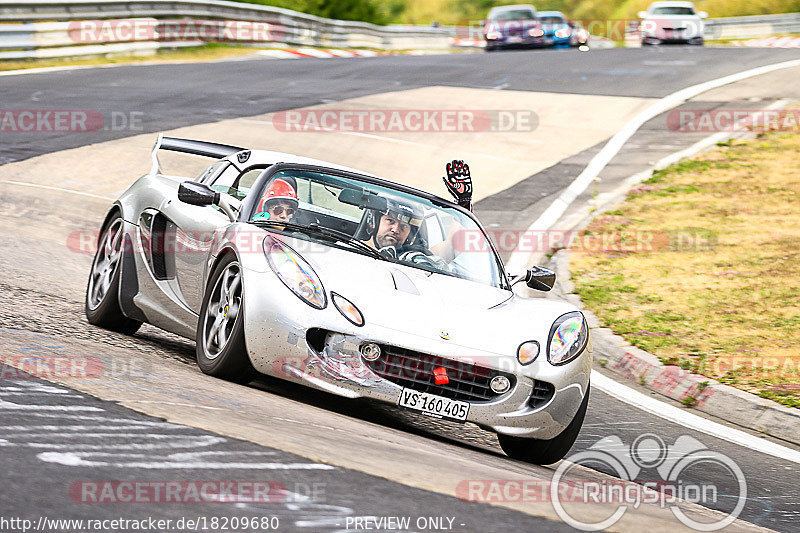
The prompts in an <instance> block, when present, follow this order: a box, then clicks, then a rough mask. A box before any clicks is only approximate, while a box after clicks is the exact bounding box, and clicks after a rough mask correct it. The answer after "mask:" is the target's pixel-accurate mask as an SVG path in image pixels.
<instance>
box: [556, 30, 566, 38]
mask: <svg viewBox="0 0 800 533" xmlns="http://www.w3.org/2000/svg"><path fill="white" fill-rule="evenodd" d="M556 37H558V38H559V39H566V38H567V37H569V30H568V29H566V28H561V29H560V30H556Z"/></svg>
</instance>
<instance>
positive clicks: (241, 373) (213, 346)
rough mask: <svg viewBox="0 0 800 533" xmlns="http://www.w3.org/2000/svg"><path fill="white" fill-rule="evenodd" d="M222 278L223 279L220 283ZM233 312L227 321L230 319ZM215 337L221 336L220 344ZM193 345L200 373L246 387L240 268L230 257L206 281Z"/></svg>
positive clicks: (250, 374) (248, 370)
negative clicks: (194, 345) (233, 277)
mask: <svg viewBox="0 0 800 533" xmlns="http://www.w3.org/2000/svg"><path fill="white" fill-rule="evenodd" d="M223 276H226V277H225V278H224V279H223ZM230 276H238V281H236V282H235V283H234V281H233V279H232V278H231V277H230ZM234 285H235V286H234ZM231 287H233V290H231ZM226 294H227V295H228V296H226ZM223 299H224V300H225V301H224V302H223ZM234 312H235V316H233V320H232V321H231V320H230V315H232V314H233V313H234ZM215 326H216V329H215ZM219 334H224V338H223V340H221V341H220V337H219V336H218V335H219ZM195 341H196V351H197V366H199V367H200V370H202V371H203V372H204V373H206V374H208V375H210V376H214V377H218V378H222V379H227V380H229V381H234V382H236V383H249V382H250V381H252V380H253V378H254V377H255V375H256V371H255V369H254V368H253V365H252V364H251V363H250V358H249V357H248V356H247V346H246V344H245V339H244V289H243V287H242V279H241V265H240V264H239V261H238V260H237V259H236V256H234V255H233V254H229V255H227V256H225V257H224V258H223V259H222V260H221V261H220V262H219V264H218V265H217V267H216V268H215V269H214V273H213V274H212V275H211V278H210V279H209V281H208V285H207V286H206V292H205V295H204V296H203V304H202V306H201V307H200V317H199V318H198V321H197V335H196V338H195Z"/></svg>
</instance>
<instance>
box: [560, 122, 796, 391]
mask: <svg viewBox="0 0 800 533" xmlns="http://www.w3.org/2000/svg"><path fill="white" fill-rule="evenodd" d="M798 153H800V134H798V133H777V132H772V133H762V134H759V135H758V137H757V138H756V139H753V140H748V141H732V142H729V143H721V144H720V146H719V147H718V148H717V149H716V150H714V151H712V152H708V153H706V154H704V155H702V156H699V157H697V158H695V159H691V160H686V161H682V162H680V163H678V164H676V165H673V166H671V167H669V168H667V169H664V170H661V171H658V172H655V173H654V174H653V176H652V177H651V178H650V179H649V180H647V181H646V182H644V183H642V184H641V185H640V186H639V187H637V188H635V189H634V190H632V191H631V192H630V193H629V195H628V198H627V199H626V201H625V202H624V203H623V204H622V205H621V206H620V207H619V208H618V209H617V210H615V211H610V212H607V213H604V214H603V215H601V216H600V217H598V218H597V219H596V220H595V221H594V222H593V223H592V224H591V225H590V226H589V227H588V228H587V229H586V230H585V231H584V232H583V233H582V234H581V236H580V237H579V238H578V239H577V240H576V241H575V243H574V245H573V248H572V250H573V253H572V259H571V269H572V275H573V277H574V282H575V287H576V293H577V294H578V295H579V296H580V297H581V299H582V300H583V302H584V303H585V305H586V306H587V307H588V308H589V309H591V310H592V311H593V312H595V313H596V314H597V316H598V317H599V318H600V320H601V322H603V323H604V325H606V326H608V327H610V328H611V329H613V330H614V331H615V332H616V333H618V334H620V335H623V336H624V337H625V338H626V339H627V340H628V341H629V342H630V343H631V344H633V345H635V346H638V347H640V348H642V349H644V350H647V351H649V352H651V353H653V354H655V355H656V356H658V357H659V358H660V359H661V361H662V362H664V363H665V364H672V365H679V366H680V367H682V368H684V369H687V370H691V371H692V372H696V373H699V374H702V375H705V376H708V377H710V378H714V379H717V380H719V381H720V382H722V383H727V384H730V385H733V386H735V387H737V388H740V389H743V390H746V391H748V392H751V393H754V394H757V395H760V396H762V397H764V398H769V399H772V400H775V401H777V402H780V403H782V404H784V405H787V406H789V407H800V209H798V206H799V205H800V164H798Z"/></svg>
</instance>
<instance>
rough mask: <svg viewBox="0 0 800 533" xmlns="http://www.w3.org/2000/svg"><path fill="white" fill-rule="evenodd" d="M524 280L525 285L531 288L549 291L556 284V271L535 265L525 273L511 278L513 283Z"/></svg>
mask: <svg viewBox="0 0 800 533" xmlns="http://www.w3.org/2000/svg"><path fill="white" fill-rule="evenodd" d="M523 280H524V281H525V285H527V286H528V287H529V288H531V289H534V290H537V291H543V292H547V291H549V290H550V289H552V288H553V285H555V284H556V273H555V272H553V271H552V270H550V269H547V268H543V267H539V266H534V267H531V268H529V269H528V270H527V271H526V272H525V274H523V275H521V276H515V277H514V278H513V279H512V280H511V285H515V284H517V283H519V282H520V281H523Z"/></svg>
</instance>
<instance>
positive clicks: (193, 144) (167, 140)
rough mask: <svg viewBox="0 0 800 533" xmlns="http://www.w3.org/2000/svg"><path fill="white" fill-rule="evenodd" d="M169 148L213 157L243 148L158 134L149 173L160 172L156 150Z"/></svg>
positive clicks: (239, 150) (231, 153) (220, 157)
mask: <svg viewBox="0 0 800 533" xmlns="http://www.w3.org/2000/svg"><path fill="white" fill-rule="evenodd" d="M159 150H169V151H172V152H182V153H184V154H192V155H200V156H203V157H213V158H215V159H222V158H223V157H228V156H229V155H233V154H235V153H236V152H241V151H242V150H245V148H239V147H238V146H231V145H228V144H219V143H212V142H208V141H195V140H192V139H179V138H177V137H164V135H163V134H161V133H159V134H158V140H156V144H155V146H153V152H152V154H151V157H152V160H153V166H152V168H151V169H150V173H151V174H158V173H159V172H161V164H160V163H159V161H158V151H159Z"/></svg>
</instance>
